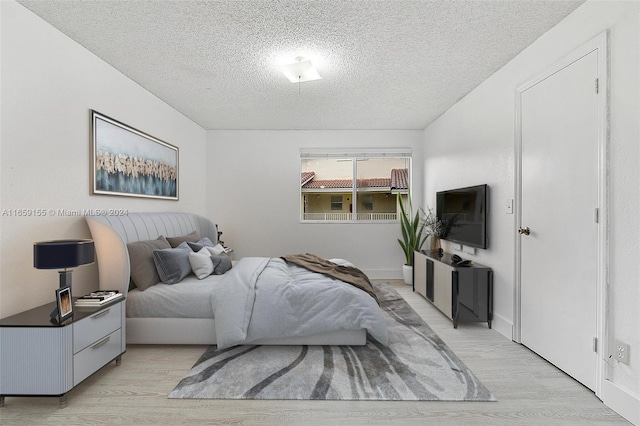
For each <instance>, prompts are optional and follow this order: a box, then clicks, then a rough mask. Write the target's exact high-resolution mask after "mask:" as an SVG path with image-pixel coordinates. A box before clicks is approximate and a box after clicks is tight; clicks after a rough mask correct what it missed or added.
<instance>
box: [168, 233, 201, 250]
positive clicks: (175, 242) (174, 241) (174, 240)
mask: <svg viewBox="0 0 640 426" xmlns="http://www.w3.org/2000/svg"><path fill="white" fill-rule="evenodd" d="M167 241H169V244H171V247H178V246H179V245H180V244H181V243H184V242H186V241H189V242H192V243H197V242H198V241H200V234H198V231H193V232H192V233H190V234H188V235H183V236H182V237H167Z"/></svg>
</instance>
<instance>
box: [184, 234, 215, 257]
mask: <svg viewBox="0 0 640 426" xmlns="http://www.w3.org/2000/svg"><path fill="white" fill-rule="evenodd" d="M187 244H189V247H191V250H193V251H195V252H196V253H197V252H199V251H200V250H202V248H203V247H213V246H215V244H213V241H211V240H210V239H209V238H208V237H204V238H203V239H201V240H198V242H195V243H194V242H191V241H187Z"/></svg>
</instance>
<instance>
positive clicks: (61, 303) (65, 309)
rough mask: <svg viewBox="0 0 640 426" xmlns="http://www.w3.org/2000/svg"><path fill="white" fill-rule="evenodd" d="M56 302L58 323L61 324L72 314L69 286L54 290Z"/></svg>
mask: <svg viewBox="0 0 640 426" xmlns="http://www.w3.org/2000/svg"><path fill="white" fill-rule="evenodd" d="M56 303H57V305H58V323H60V324H61V323H62V322H64V321H65V320H67V319H69V318H71V316H72V315H73V302H72V300H71V287H69V286H65V287H60V288H59V289H57V290H56Z"/></svg>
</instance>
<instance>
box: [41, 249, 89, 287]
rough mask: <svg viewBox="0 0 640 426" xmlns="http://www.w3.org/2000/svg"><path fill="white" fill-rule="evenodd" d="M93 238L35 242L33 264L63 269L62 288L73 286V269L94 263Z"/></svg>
mask: <svg viewBox="0 0 640 426" xmlns="http://www.w3.org/2000/svg"><path fill="white" fill-rule="evenodd" d="M94 253H95V249H94V244H93V240H54V241H42V242H39V243H33V266H34V267H35V268H36V269H62V270H61V271H59V274H60V288H62V287H66V286H69V287H71V272H73V271H72V270H71V269H68V268H75V267H76V266H80V265H86V264H89V263H93V261H94V258H95V254H94Z"/></svg>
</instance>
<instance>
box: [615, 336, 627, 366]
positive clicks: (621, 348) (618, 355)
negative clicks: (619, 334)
mask: <svg viewBox="0 0 640 426" xmlns="http://www.w3.org/2000/svg"><path fill="white" fill-rule="evenodd" d="M613 349H614V351H613V357H614V358H615V359H616V360H617V361H618V362H621V363H623V364H627V365H629V357H630V355H631V354H630V350H631V349H630V347H629V345H627V344H626V343H622V342H621V341H619V340H616V343H615V345H614V347H613Z"/></svg>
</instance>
